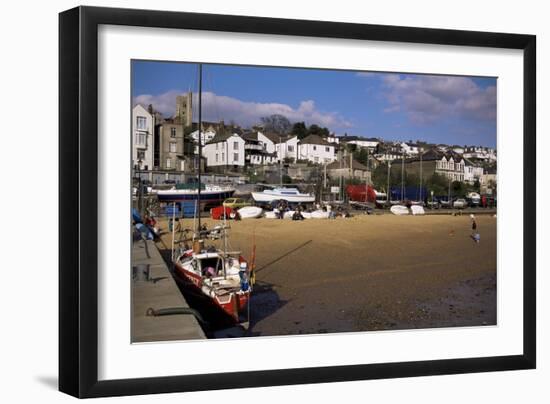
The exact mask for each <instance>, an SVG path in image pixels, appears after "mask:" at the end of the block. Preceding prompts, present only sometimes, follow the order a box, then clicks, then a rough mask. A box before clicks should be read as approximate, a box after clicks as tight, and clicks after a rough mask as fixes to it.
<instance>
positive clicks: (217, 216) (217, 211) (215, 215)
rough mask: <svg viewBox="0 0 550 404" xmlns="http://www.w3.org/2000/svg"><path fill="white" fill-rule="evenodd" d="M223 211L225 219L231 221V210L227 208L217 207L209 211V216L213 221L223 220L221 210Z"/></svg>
mask: <svg viewBox="0 0 550 404" xmlns="http://www.w3.org/2000/svg"><path fill="white" fill-rule="evenodd" d="M224 209H225V217H226V218H227V219H231V213H232V212H233V209H231V208H230V207H229V206H225V207H224V206H217V207H215V208H212V209H210V216H211V217H212V219H214V220H222V219H223V210H224Z"/></svg>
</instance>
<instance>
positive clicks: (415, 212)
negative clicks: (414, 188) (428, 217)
mask: <svg viewBox="0 0 550 404" xmlns="http://www.w3.org/2000/svg"><path fill="white" fill-rule="evenodd" d="M411 211H412V214H413V215H424V214H425V213H426V212H424V208H423V207H422V206H420V205H413V206H411Z"/></svg>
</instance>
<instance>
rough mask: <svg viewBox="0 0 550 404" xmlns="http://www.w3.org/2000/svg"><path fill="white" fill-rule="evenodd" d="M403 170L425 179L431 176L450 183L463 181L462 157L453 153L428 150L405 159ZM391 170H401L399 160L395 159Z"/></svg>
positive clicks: (463, 163) (463, 165) (463, 162)
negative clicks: (442, 178)
mask: <svg viewBox="0 0 550 404" xmlns="http://www.w3.org/2000/svg"><path fill="white" fill-rule="evenodd" d="M404 164H405V170H406V172H407V173H413V174H416V175H420V171H421V170H422V176H423V177H425V178H427V177H430V176H432V175H433V174H440V175H444V176H445V177H447V178H448V179H449V180H451V181H460V182H463V181H464V167H465V160H464V158H463V157H462V155H460V154H458V153H455V152H452V151H451V152H447V153H444V152H441V151H439V150H436V149H430V150H428V151H427V152H424V153H422V154H419V155H418V156H415V157H413V158H407V159H405V163H404ZM392 170H395V171H396V172H397V171H399V170H401V160H400V159H397V160H395V161H394V164H392Z"/></svg>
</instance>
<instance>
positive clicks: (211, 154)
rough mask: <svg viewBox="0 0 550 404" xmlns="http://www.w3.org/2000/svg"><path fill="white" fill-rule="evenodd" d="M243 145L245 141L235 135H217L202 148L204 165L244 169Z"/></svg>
mask: <svg viewBox="0 0 550 404" xmlns="http://www.w3.org/2000/svg"><path fill="white" fill-rule="evenodd" d="M245 143H246V142H245V140H244V139H243V138H242V137H240V136H239V135H237V134H236V133H228V134H220V133H218V134H217V135H216V136H214V137H213V138H212V139H211V140H210V141H209V142H208V143H206V144H205V145H204V147H203V148H202V155H203V157H205V158H206V165H207V166H208V167H217V166H239V167H244V164H245V155H244V154H245V153H244V145H245Z"/></svg>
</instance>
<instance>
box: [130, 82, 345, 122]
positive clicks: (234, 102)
mask: <svg viewBox="0 0 550 404" xmlns="http://www.w3.org/2000/svg"><path fill="white" fill-rule="evenodd" d="M181 93H182V92H179V91H176V90H171V91H168V92H166V93H163V94H159V95H150V94H141V95H138V96H136V97H135V98H134V104H137V103H139V104H143V105H145V106H147V105H149V104H152V105H153V107H154V108H155V109H156V110H158V111H160V112H161V113H162V114H163V115H165V116H172V115H174V113H175V109H176V106H175V104H176V95H179V94H181ZM197 103H198V100H197V95H196V94H193V109H194V111H193V114H194V119H195V120H196V118H197ZM202 114H203V119H204V120H205V121H220V120H224V121H226V122H231V121H233V122H235V123H237V124H239V125H241V126H244V127H248V126H251V125H253V124H256V123H258V122H260V118H261V117H264V116H269V115H273V114H280V115H284V116H285V117H287V118H288V119H289V120H290V121H291V122H298V121H305V122H306V123H307V124H308V125H311V124H318V125H321V126H326V127H328V128H329V129H333V130H334V128H342V127H351V126H352V124H351V122H350V121H348V120H346V119H344V118H343V117H342V116H341V115H340V114H338V113H337V112H323V111H319V110H318V109H317V107H316V105H315V102H314V101H313V100H305V101H302V102H300V105H299V106H298V108H292V107H291V106H290V105H287V104H281V103H261V102H251V101H242V100H239V99H237V98H234V97H228V96H225V95H218V94H215V93H212V92H203V93H202Z"/></svg>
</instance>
